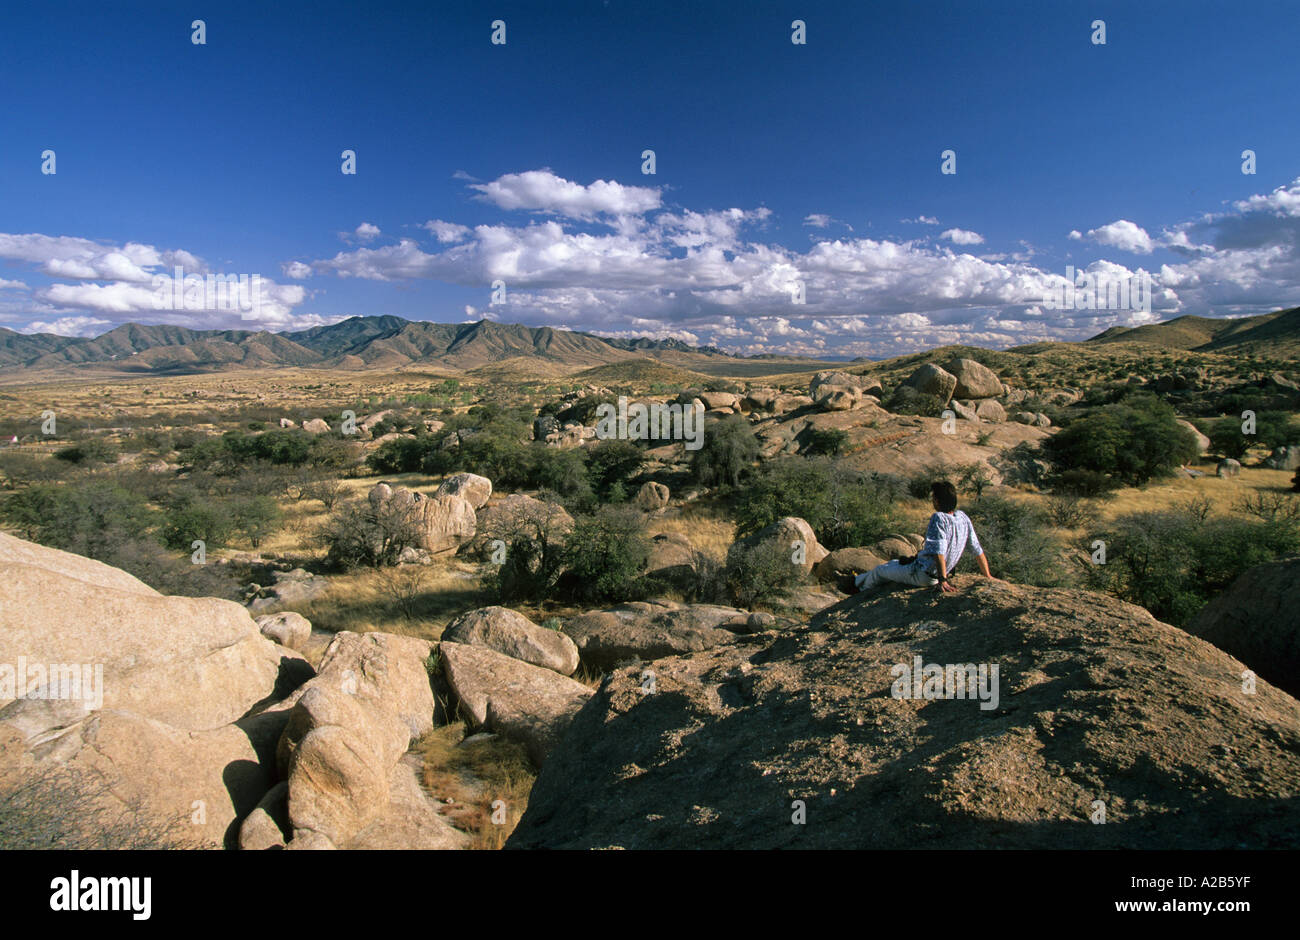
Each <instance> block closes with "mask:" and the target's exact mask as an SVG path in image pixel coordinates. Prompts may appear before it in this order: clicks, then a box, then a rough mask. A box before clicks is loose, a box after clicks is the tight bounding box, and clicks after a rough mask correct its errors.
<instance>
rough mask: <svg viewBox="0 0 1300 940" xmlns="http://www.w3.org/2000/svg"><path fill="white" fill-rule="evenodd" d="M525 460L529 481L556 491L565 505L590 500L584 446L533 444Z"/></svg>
mask: <svg viewBox="0 0 1300 940" xmlns="http://www.w3.org/2000/svg"><path fill="white" fill-rule="evenodd" d="M529 463H530V467H529V485H531V486H534V487H537V488H538V489H543V490H551V491H552V492H555V493H558V494H559V495H560V496H562V497H564V500H565V503H566V505H574V506H577V507H579V508H586V507H588V506H590V505H591V503H592V502H593V501H594V493H593V491H592V488H591V479H590V476H589V474H588V473H587V453H586V448H582V447H545V446H534V447H532V448H531V449H530V452H529Z"/></svg>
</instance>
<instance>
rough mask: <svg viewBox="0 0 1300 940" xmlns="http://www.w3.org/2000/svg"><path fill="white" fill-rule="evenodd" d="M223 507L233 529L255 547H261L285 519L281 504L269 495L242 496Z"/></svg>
mask: <svg viewBox="0 0 1300 940" xmlns="http://www.w3.org/2000/svg"><path fill="white" fill-rule="evenodd" d="M222 508H223V509H224V510H225V512H226V513H227V514H228V517H229V519H230V527H231V529H233V530H234V531H235V532H236V533H237V534H239V535H240V536H242V537H243V538H244V539H246V540H247V541H248V544H249V545H251V546H252V547H253V548H260V547H261V545H262V542H263V541H265V540H266V539H267V538H268V537H269V536H271V535H272V534H274V533H275V532H276V531H277V530H278V529H279V528H280V523H281V521H282V520H283V516H282V514H281V512H280V507H279V505H278V504H277V503H276V501H275V500H274V499H272V498H271V497H269V496H242V497H239V498H237V499H232V500H231V501H230V502H228V503H227V504H226V505H225V506H224V507H222Z"/></svg>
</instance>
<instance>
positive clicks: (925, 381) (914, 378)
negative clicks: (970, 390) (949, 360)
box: [902, 362, 974, 404]
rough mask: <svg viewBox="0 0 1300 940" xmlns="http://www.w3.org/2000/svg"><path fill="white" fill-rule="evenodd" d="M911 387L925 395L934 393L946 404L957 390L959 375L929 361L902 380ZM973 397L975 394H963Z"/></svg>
mask: <svg viewBox="0 0 1300 940" xmlns="http://www.w3.org/2000/svg"><path fill="white" fill-rule="evenodd" d="M902 384H903V385H906V386H908V387H910V388H914V389H916V390H917V391H918V392H920V393H921V394H923V395H933V396H934V397H935V398H937V399H939V400H940V401H941V402H943V403H944V404H947V403H948V400H949V399H951V398H952V397H953V392H955V391H956V390H957V377H956V376H955V375H953V374H952V373H951V372H949V371H948V370H947V369H941V368H939V367H938V366H936V365H934V364H933V363H930V362H927V363H926V364H925V365H923V366H921V367H920V368H919V369H917V370H916V371H915V372H913V373H912V374H911V375H909V376H908V377H907V378H906V379H904V380H903V382H902ZM961 397H965V398H972V397H974V396H970V395H966V396H961Z"/></svg>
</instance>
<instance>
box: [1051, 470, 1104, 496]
mask: <svg viewBox="0 0 1300 940" xmlns="http://www.w3.org/2000/svg"><path fill="white" fill-rule="evenodd" d="M1049 482H1050V484H1051V486H1052V489H1053V490H1054V491H1055V492H1057V493H1060V494H1063V495H1067V496H1086V497H1092V498H1096V497H1098V496H1103V495H1105V494H1106V493H1109V492H1110V491H1111V490H1113V489H1115V488H1116V487H1117V486H1118V485H1119V484H1118V482H1117V481H1115V480H1113V479H1111V478H1110V477H1108V476H1107V475H1106V474H1104V473H1098V472H1097V471H1096V470H1065V471H1062V472H1061V473H1057V474H1053V475H1052V476H1051V477H1050V478H1049Z"/></svg>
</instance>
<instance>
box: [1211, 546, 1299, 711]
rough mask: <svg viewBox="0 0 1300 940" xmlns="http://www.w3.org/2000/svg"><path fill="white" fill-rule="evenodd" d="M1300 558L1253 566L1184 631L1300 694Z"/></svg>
mask: <svg viewBox="0 0 1300 940" xmlns="http://www.w3.org/2000/svg"><path fill="white" fill-rule="evenodd" d="M1297 611H1300V558H1291V559H1288V560H1286V561H1275V562H1270V563H1269V564H1265V565H1256V566H1255V567H1254V568H1250V569H1248V570H1246V571H1245V572H1243V573H1242V574H1241V576H1240V577H1238V578H1237V580H1236V581H1234V582H1233V583H1232V586H1231V587H1229V588H1228V590H1226V591H1224V592H1223V593H1222V594H1220V595H1219V596H1218V597H1216V598H1214V600H1212V601H1210V602H1209V603H1208V604H1206V605H1205V607H1204V608H1202V610H1201V612H1200V613H1198V614H1197V615H1196V616H1195V617H1194V618H1192V622H1191V623H1189V624H1188V625H1187V632H1188V633H1190V634H1192V636H1199V637H1200V638H1201V639H1203V640H1206V641H1208V642H1210V643H1213V644H1214V645H1215V646H1217V647H1218V648H1219V649H1221V650H1223V651H1224V652H1226V653H1230V654H1231V655H1233V656H1235V657H1237V658H1238V659H1240V660H1241V661H1242V662H1243V663H1245V664H1246V665H1247V666H1249V667H1250V668H1251V669H1252V670H1253V671H1254V672H1255V673H1257V674H1258V675H1261V676H1263V677H1264V678H1265V679H1267V680H1268V681H1269V682H1272V683H1274V684H1275V685H1277V686H1278V687H1279V688H1282V689H1285V690H1286V691H1288V692H1290V693H1291V694H1292V695H1300V616H1298V615H1297V613H1296V612H1297Z"/></svg>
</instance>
